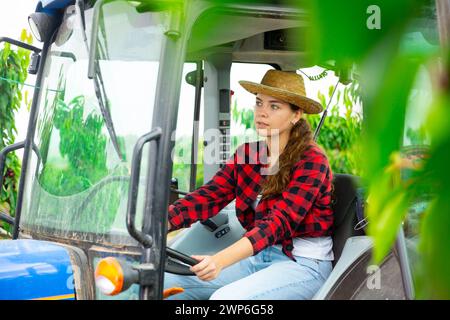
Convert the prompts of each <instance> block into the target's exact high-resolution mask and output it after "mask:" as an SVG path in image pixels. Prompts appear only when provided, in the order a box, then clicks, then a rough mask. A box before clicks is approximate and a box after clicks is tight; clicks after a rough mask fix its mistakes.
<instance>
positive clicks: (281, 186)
mask: <svg viewBox="0 0 450 320" xmlns="http://www.w3.org/2000/svg"><path fill="white" fill-rule="evenodd" d="M290 106H291V109H292V110H293V111H295V110H298V109H299V108H298V107H297V106H295V105H292V104H290ZM312 144H314V141H313V134H312V131H311V127H310V125H309V123H308V121H306V120H305V119H304V118H301V119H300V120H299V121H297V123H296V124H295V125H294V126H293V127H292V129H291V132H290V135H289V140H288V143H287V144H286V147H285V148H284V150H283V152H282V153H281V154H280V156H279V158H278V168H279V169H278V172H277V173H276V174H273V175H267V176H266V179H265V181H264V183H263V185H262V190H261V192H262V197H263V198H265V197H268V196H272V195H279V194H281V193H282V192H283V191H284V190H285V189H286V187H287V185H288V184H289V181H290V180H291V176H292V168H293V167H294V165H295V164H296V163H297V162H298V161H299V160H300V159H301V157H302V156H303V153H304V152H305V150H306V149H307V148H308V147H310V146H311V145H312Z"/></svg>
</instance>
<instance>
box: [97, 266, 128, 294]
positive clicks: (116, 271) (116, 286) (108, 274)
mask: <svg viewBox="0 0 450 320" xmlns="http://www.w3.org/2000/svg"><path fill="white" fill-rule="evenodd" d="M123 278H124V276H123V269H122V266H121V265H120V263H119V262H118V261H117V259H115V258H113V257H107V258H104V259H102V260H100V262H99V263H98V265H97V267H96V268H95V285H96V286H97V288H99V289H100V291H101V292H102V293H103V294H106V295H109V296H114V295H116V294H118V293H120V292H122V289H123V281H124V279H123Z"/></svg>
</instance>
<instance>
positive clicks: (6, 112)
mask: <svg viewBox="0 0 450 320" xmlns="http://www.w3.org/2000/svg"><path fill="white" fill-rule="evenodd" d="M20 40H21V41H22V42H25V43H28V44H32V42H33V40H32V37H31V35H29V34H27V32H26V30H25V29H23V30H22V34H21V36H20ZM29 62H30V51H28V50H25V49H22V48H18V49H16V50H13V49H11V45H10V44H9V43H5V44H4V47H3V49H1V50H0V77H1V78H0V150H2V149H3V148H5V147H7V146H9V145H12V144H14V143H15V137H16V134H17V128H16V125H15V123H16V122H15V114H16V112H17V111H18V110H19V109H20V106H21V104H22V101H23V100H24V99H25V101H24V102H25V103H26V104H27V105H28V106H29V105H30V102H29V101H28V97H27V94H28V91H25V93H24V94H22V91H21V90H22V85H21V84H23V83H24V82H25V80H26V79H27V76H28V71H27V68H28V64H29ZM20 167H21V164H20V161H19V158H18V157H17V155H16V154H15V153H14V152H11V153H9V154H8V156H7V158H6V165H5V172H0V174H2V175H3V185H2V186H0V211H2V212H5V213H9V214H10V215H11V216H13V217H14V214H15V210H16V200H17V191H18V186H19V178H20ZM1 227H2V228H4V229H5V230H6V231H7V232H10V231H11V226H10V225H9V224H6V223H3V222H0V228H1Z"/></svg>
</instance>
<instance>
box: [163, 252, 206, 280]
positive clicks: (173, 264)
mask: <svg viewBox="0 0 450 320" xmlns="http://www.w3.org/2000/svg"><path fill="white" fill-rule="evenodd" d="M197 263H198V261H197V260H195V259H194V258H192V257H190V256H188V255H186V254H184V253H181V252H179V251H177V250H174V249H172V248H166V265H165V268H166V272H169V273H173V274H179V275H184V276H194V275H195V273H194V272H192V271H191V270H190V266H194V265H196V264H197Z"/></svg>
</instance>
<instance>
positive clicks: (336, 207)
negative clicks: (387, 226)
mask: <svg viewBox="0 0 450 320" xmlns="http://www.w3.org/2000/svg"><path fill="white" fill-rule="evenodd" d="M359 182H360V179H359V178H358V177H356V176H353V175H350V174H334V178H333V186H334V190H333V197H332V208H333V211H334V225H333V235H332V238H333V253H334V261H333V265H335V264H336V263H337V262H338V261H339V258H340V257H341V253H342V250H343V249H344V245H345V242H346V241H347V239H348V238H350V237H353V236H362V235H365V232H364V229H359V230H355V226H356V225H357V224H358V218H357V214H356V203H357V196H358V192H357V189H358V186H359Z"/></svg>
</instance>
